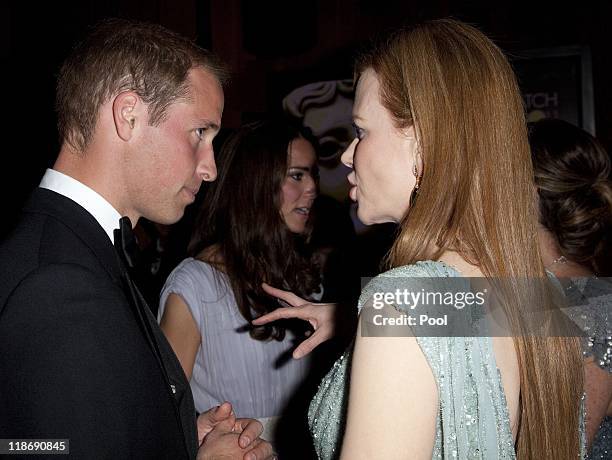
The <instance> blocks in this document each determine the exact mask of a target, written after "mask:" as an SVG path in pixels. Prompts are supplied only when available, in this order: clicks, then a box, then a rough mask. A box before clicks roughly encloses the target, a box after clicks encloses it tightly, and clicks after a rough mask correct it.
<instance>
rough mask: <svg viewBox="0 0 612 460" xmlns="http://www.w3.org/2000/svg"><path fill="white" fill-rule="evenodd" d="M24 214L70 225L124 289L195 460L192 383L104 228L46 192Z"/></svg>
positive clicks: (39, 191)
mask: <svg viewBox="0 0 612 460" xmlns="http://www.w3.org/2000/svg"><path fill="white" fill-rule="evenodd" d="M24 212H25V213H39V214H45V215H49V216H51V217H54V218H56V219H58V220H59V221H61V222H62V223H64V224H65V225H66V226H68V227H69V228H70V229H71V230H72V231H73V233H74V234H75V235H76V236H77V237H78V238H79V239H80V240H81V241H82V242H83V244H84V245H86V246H87V247H89V249H90V250H91V251H92V252H93V253H94V255H95V256H96V259H97V260H98V261H99V262H100V264H101V265H102V267H103V268H104V270H105V271H106V272H107V273H108V275H109V277H110V278H111V279H112V280H113V281H114V282H115V283H116V284H118V285H119V286H120V287H121V289H122V290H123V292H124V293H125V296H126V299H127V301H128V303H129V305H130V306H131V307H132V310H133V313H134V316H135V319H136V321H137V323H138V325H139V327H140V329H141V331H142V334H143V336H144V338H145V340H146V341H147V343H148V345H149V348H150V349H151V352H152V353H153V355H154V356H155V359H156V361H157V363H158V366H159V369H160V371H161V373H162V375H163V378H164V380H165V382H166V385H167V389H168V393H169V397H170V399H171V400H172V403H173V406H174V409H175V415H176V418H177V422H178V423H179V426H182V433H183V435H184V440H185V446H186V448H187V452H188V453H189V455H190V457H191V458H195V456H196V453H197V432H196V423H195V407H194V403H193V396H192V394H191V389H190V388H189V383H188V382H187V379H186V378H185V374H184V372H183V370H182V368H181V366H180V363H179V362H178V359H177V358H176V355H175V354H174V352H173V351H172V349H171V347H170V345H169V344H168V342H167V340H166V339H165V337H164V335H163V333H162V331H161V329H160V328H159V326H158V324H157V322H156V321H155V318H154V317H153V314H152V313H151V310H150V308H149V306H148V305H147V303H146V301H145V300H144V298H143V297H142V295H141V294H140V292H139V291H138V289H137V287H136V285H135V284H134V282H133V281H132V279H131V277H130V275H129V273H128V270H127V268H126V267H125V265H124V264H123V263H122V261H121V260H120V257H119V255H118V254H117V252H116V250H115V247H114V246H113V244H112V243H111V241H110V239H109V238H108V236H107V234H106V233H105V232H104V229H103V228H102V227H101V226H100V225H99V224H98V222H97V221H96V220H95V218H94V217H93V216H92V215H91V214H90V213H89V212H87V211H86V210H85V209H84V208H83V207H81V206H80V205H78V204H77V203H75V202H74V201H72V200H70V199H69V198H66V197H64V196H63V195H60V194H58V193H56V192H53V191H50V190H47V189H42V188H38V189H36V190H35V191H34V193H33V194H32V197H31V199H30V201H29V202H28V204H27V205H26V207H25V208H24Z"/></svg>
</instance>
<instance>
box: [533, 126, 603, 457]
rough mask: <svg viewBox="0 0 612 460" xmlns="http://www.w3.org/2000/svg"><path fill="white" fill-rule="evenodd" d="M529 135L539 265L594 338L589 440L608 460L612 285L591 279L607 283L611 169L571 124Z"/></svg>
mask: <svg viewBox="0 0 612 460" xmlns="http://www.w3.org/2000/svg"><path fill="white" fill-rule="evenodd" d="M529 128H530V130H529V140H530V144H531V149H532V157H533V165H534V173H535V179H536V185H537V187H538V194H539V200H540V201H539V203H540V206H539V208H540V224H541V226H540V228H539V231H538V233H539V238H540V250H541V253H542V259H543V261H544V265H545V267H546V268H547V269H548V270H549V271H550V272H552V273H553V274H554V275H555V276H556V277H557V278H559V279H560V280H561V281H562V284H563V286H564V288H565V292H566V294H567V295H568V298H569V300H570V305H574V306H577V305H579V306H580V307H577V308H576V309H575V311H576V312H578V315H572V318H573V319H575V320H576V321H577V323H578V324H579V325H580V327H582V328H583V329H584V330H585V331H588V332H587V334H588V335H589V336H590V337H589V338H588V340H586V341H585V358H586V361H585V389H586V395H587V397H586V414H587V419H586V422H587V423H586V432H587V439H588V443H589V445H591V444H592V451H591V455H592V458H602V459H603V458H610V455H612V422H611V420H610V419H606V421H605V422H604V424H603V425H602V426H601V430H600V432H599V433H598V434H597V437H596V436H595V435H596V433H597V430H598V428H599V426H600V423H601V421H602V419H604V417H605V416H606V415H607V416H610V415H612V354H611V353H610V351H611V347H612V343H611V341H610V336H611V335H612V331H611V330H610V328H611V324H610V316H609V315H610V313H611V312H612V285H609V283H606V282H605V281H603V280H597V279H596V278H594V277H595V276H599V277H601V276H609V275H610V273H609V272H608V271H609V269H610V266H609V264H610V256H611V255H612V251H611V249H612V183H611V182H610V173H611V171H612V166H611V163H612V162H611V160H610V157H609V155H608V154H607V152H606V151H605V150H604V149H603V147H602V146H601V145H600V144H599V142H597V140H596V139H595V138H594V137H593V136H591V135H590V134H589V133H587V132H586V131H584V130H582V129H580V128H577V127H576V126H574V125H572V124H571V123H568V122H565V121H562V120H554V119H545V120H541V121H539V122H537V123H532V124H530V127H529ZM606 265H607V267H606ZM585 290H586V291H588V292H585ZM581 317H582V318H581ZM587 328H588V329H587ZM594 439H595V441H594ZM593 441H594V442H593ZM606 451H607V453H606Z"/></svg>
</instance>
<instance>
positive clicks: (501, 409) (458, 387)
mask: <svg viewBox="0 0 612 460" xmlns="http://www.w3.org/2000/svg"><path fill="white" fill-rule="evenodd" d="M460 276H461V275H460V274H459V273H458V272H457V271H456V270H455V269H453V268H452V267H450V266H448V265H446V264H444V263H441V262H433V261H425V262H417V263H416V264H414V265H408V266H403V267H399V268H395V269H393V270H390V271H387V272H385V273H383V274H381V275H379V276H378V277H376V278H374V279H373V280H372V281H371V282H370V283H369V284H368V285H367V286H366V288H365V289H364V290H363V292H362V294H361V297H360V300H359V309H361V308H362V307H363V302H365V299H368V298H370V297H371V295H372V293H373V292H375V291H378V292H380V291H384V287H382V288H381V286H384V285H385V284H388V281H389V278H392V277H402V283H403V284H402V286H405V285H406V280H407V279H410V278H419V277H428V278H434V277H436V278H437V277H460ZM385 279H386V280H385ZM411 282H412V283H413V284H414V289H415V290H417V291H418V290H419V289H420V288H421V286H420V285H419V281H418V280H413V281H411ZM466 282H467V280H466ZM415 335H418V334H415ZM417 342H418V343H419V345H420V347H421V350H422V351H423V354H424V355H425V357H426V359H427V361H428V362H429V365H430V367H431V369H432V371H433V375H434V378H435V380H436V383H437V386H438V392H439V398H440V409H439V413H438V417H437V421H436V437H435V442H434V449H433V455H432V458H433V459H445V460H446V459H514V458H516V456H515V451H514V441H513V437H512V431H511V427H510V418H509V415H508V409H507V405H506V398H505V395H504V391H503V387H502V381H501V375H500V373H499V370H498V369H497V365H496V363H495V357H494V354H493V345H492V341H491V338H490V337H417ZM398 352H399V350H398ZM351 356H352V351H351V349H350V348H349V350H347V351H346V352H345V353H344V354H343V355H342V356H341V357H340V358H339V360H338V361H337V362H336V363H335V365H334V366H333V368H332V369H331V371H330V372H329V373H328V374H327V375H326V376H325V378H324V379H323V381H322V382H321V385H320V387H319V391H318V392H317V394H316V395H315V397H314V399H313V401H312V402H311V404H310V409H309V412H308V421H309V425H310V431H311V434H312V437H313V443H314V446H315V450H316V451H317V454H318V456H319V458H320V459H321V460H331V459H334V458H337V457H338V456H339V454H340V449H341V446H342V437H343V434H344V423H345V416H346V406H347V403H348V401H347V399H348V381H349V376H350V363H351ZM581 434H582V435H583V438H584V426H581ZM583 444H584V442H583Z"/></svg>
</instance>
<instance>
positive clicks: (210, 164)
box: [196, 145, 217, 182]
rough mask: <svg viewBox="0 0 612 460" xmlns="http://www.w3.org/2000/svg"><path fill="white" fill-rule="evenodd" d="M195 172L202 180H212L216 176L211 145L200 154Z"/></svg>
mask: <svg viewBox="0 0 612 460" xmlns="http://www.w3.org/2000/svg"><path fill="white" fill-rule="evenodd" d="M196 173H197V175H198V176H199V177H200V178H201V179H202V180H203V181H204V182H212V181H214V180H215V179H216V178H217V164H216V163H215V152H214V150H213V147H212V145H211V146H209V147H207V148H206V149H204V150H203V152H202V153H201V154H200V161H199V162H198V167H197V170H196Z"/></svg>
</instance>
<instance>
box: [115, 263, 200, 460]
mask: <svg viewBox="0 0 612 460" xmlns="http://www.w3.org/2000/svg"><path fill="white" fill-rule="evenodd" d="M122 278H123V283H124V285H125V292H126V294H127V295H128V297H129V300H130V303H131V304H132V306H133V308H134V310H135V313H136V315H137V317H138V319H139V321H140V324H141V326H142V329H143V333H144V335H145V337H146V338H147V341H148V342H149V346H150V347H151V349H152V350H153V354H154V355H155V358H156V360H157V363H158V365H159V368H160V369H161V371H162V374H163V377H164V380H165V382H166V386H167V388H168V391H170V392H171V397H172V400H173V403H174V404H173V406H174V409H175V414H176V418H177V421H178V422H179V425H180V426H181V427H182V433H183V436H184V441H185V448H186V449H187V452H189V455H190V457H193V458H195V456H196V453H197V432H196V429H195V427H196V422H195V407H194V404H193V396H192V394H191V389H190V388H189V383H188V382H187V379H186V377H185V374H184V372H183V369H182V367H181V365H180V363H179V361H178V359H177V357H176V355H175V354H174V352H173V351H172V349H171V348H170V344H168V341H167V340H166V338H165V337H164V335H163V333H162V331H161V329H160V328H159V326H158V325H157V321H155V318H154V317H153V314H152V313H151V310H150V309H149V306H148V305H147V302H146V300H145V299H144V297H143V296H142V294H141V293H140V291H139V290H138V288H137V287H136V285H135V284H134V282H133V281H132V279H131V278H130V276H129V274H128V272H127V269H125V268H124V266H123V264H122ZM181 406H182V410H181Z"/></svg>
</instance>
